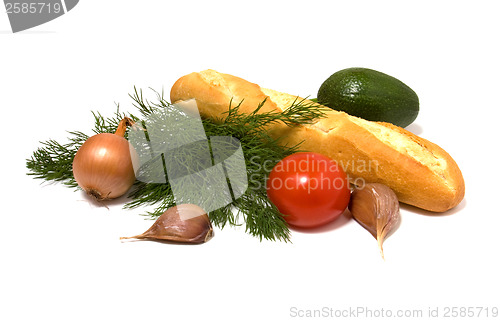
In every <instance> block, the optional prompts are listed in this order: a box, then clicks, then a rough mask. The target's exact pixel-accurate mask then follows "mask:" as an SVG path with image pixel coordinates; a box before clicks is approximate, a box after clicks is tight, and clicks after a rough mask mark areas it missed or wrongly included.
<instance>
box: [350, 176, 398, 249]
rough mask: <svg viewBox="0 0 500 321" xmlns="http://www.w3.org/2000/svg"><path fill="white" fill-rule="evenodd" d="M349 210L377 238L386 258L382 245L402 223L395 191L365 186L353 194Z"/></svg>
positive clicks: (379, 186) (384, 187)
mask: <svg viewBox="0 0 500 321" xmlns="http://www.w3.org/2000/svg"><path fill="white" fill-rule="evenodd" d="M349 210H350V211H351V214H352V216H353V217H354V219H355V220H356V221H357V222H358V223H359V224H360V225H361V226H363V227H364V228H365V229H366V230H367V231H368V232H370V233H371V234H372V235H373V237H375V239H376V240H377V242H378V246H379V249H380V255H381V256H382V258H384V250H383V247H382V244H383V243H384V241H385V239H387V237H389V235H391V234H392V233H393V232H394V231H395V230H396V229H397V227H398V226H399V223H400V221H401V215H400V212H399V201H398V198H397V196H396V194H395V193H394V191H393V190H392V189H390V188H389V187H388V186H386V185H383V184H378V183H370V184H365V186H364V187H363V188H360V189H355V190H354V191H353V192H352V194H351V200H350V203H349Z"/></svg>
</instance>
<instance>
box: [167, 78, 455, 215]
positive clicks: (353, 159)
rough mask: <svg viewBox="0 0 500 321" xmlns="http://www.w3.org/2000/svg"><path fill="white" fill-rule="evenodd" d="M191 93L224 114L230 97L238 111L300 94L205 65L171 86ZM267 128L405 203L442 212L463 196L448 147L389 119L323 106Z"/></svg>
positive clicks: (182, 94) (281, 104)
mask: <svg viewBox="0 0 500 321" xmlns="http://www.w3.org/2000/svg"><path fill="white" fill-rule="evenodd" d="M192 98H194V99H196V102H197V105H198V108H199V111H200V114H201V116H202V117H209V118H212V119H222V117H223V116H224V114H223V113H224V112H226V111H227V110H228V108H229V105H230V103H231V101H232V103H233V105H234V104H239V103H240V102H241V105H240V109H239V112H241V113H250V112H252V111H254V110H255V108H256V107H257V106H258V105H259V104H260V103H262V102H263V101H264V100H266V101H265V103H264V105H263V107H262V108H261V110H260V111H259V112H266V111H279V112H282V111H283V110H285V109H286V108H288V107H289V106H291V105H292V103H293V102H294V101H295V100H296V99H297V98H298V97H296V96H293V95H289V94H285V93H281V92H277V91H274V90H271V89H265V88H261V87H259V86H258V85H257V84H254V83H251V82H248V81H246V80H244V79H241V78H238V77H235V76H232V75H229V74H222V73H218V72H216V71H214V70H205V71H202V72H195V73H191V74H188V75H186V76H183V77H181V78H180V79H178V80H177V81H176V82H175V84H174V85H173V87H172V89H171V92H170V100H171V102H172V103H176V102H179V101H183V100H188V99H192ZM299 99H301V98H300V97H299ZM311 103H312V102H311ZM269 134H270V136H271V137H282V142H283V143H284V144H289V145H296V144H299V143H301V145H300V149H301V150H305V151H311V152H317V153H321V154H323V155H326V156H328V157H330V158H332V159H334V160H336V161H337V162H338V163H339V164H340V166H341V167H342V168H343V169H344V170H345V171H346V173H347V174H348V176H349V179H350V181H351V182H352V183H354V184H358V185H359V183H360V182H371V183H382V184H385V185H387V186H389V187H390V188H392V189H393V190H394V192H395V193H396V195H397V196H398V199H399V201H400V202H403V203H406V204H410V205H413V206H416V207H419V208H422V209H425V210H428V211H431V212H444V211H447V210H449V209H451V208H453V207H455V206H456V205H458V204H459V203H460V202H461V201H462V199H463V197H464V193H465V184H464V180H463V177H462V173H461V171H460V169H459V167H458V166H457V164H456V162H455V161H454V160H453V158H451V156H450V155H449V154H448V153H447V152H446V151H444V150H443V149H442V148H440V147H439V146H437V145H436V144H433V143H431V142H430V141H428V140H426V139H424V138H421V137H418V136H417V135H414V134H412V133H410V132H409V131H407V130H405V129H403V128H400V127H398V126H394V125H392V124H389V123H383V122H372V121H367V120H364V119H361V118H358V117H354V116H350V115H348V114H346V113H344V112H339V111H335V110H331V109H327V111H326V116H325V117H324V118H321V119H319V120H318V121H316V122H315V123H313V124H308V125H299V126H295V127H288V126H286V125H284V124H273V125H271V127H270V128H269Z"/></svg>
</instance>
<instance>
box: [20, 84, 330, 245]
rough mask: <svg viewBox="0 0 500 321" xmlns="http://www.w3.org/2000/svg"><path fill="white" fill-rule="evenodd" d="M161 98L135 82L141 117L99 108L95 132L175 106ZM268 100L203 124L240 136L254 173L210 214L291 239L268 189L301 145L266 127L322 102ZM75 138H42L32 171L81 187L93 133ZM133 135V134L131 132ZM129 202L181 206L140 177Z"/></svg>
mask: <svg viewBox="0 0 500 321" xmlns="http://www.w3.org/2000/svg"><path fill="white" fill-rule="evenodd" d="M154 92H155V93H156V99H155V100H154V101H150V100H148V99H146V98H145V97H144V96H143V92H142V90H137V88H135V87H134V92H133V93H132V94H130V97H131V98H132V100H133V106H134V107H135V108H136V109H137V111H138V112H139V116H135V115H133V114H125V113H121V112H120V111H119V106H117V111H116V112H115V114H114V115H113V116H112V117H107V118H106V117H103V116H102V115H101V114H100V113H99V112H93V116H94V128H93V130H92V132H93V133H94V134H99V133H112V132H114V131H115V130H116V127H117V126H118V123H119V121H120V120H121V119H122V118H123V117H125V116H126V117H129V118H132V119H133V120H134V121H136V122H137V123H138V124H141V123H142V124H144V119H146V118H148V116H150V115H152V114H153V113H154V112H155V111H157V110H158V109H162V110H165V109H167V111H168V108H169V107H171V106H172V105H171V104H170V103H169V102H167V101H166V99H165V98H164V93H163V91H162V92H156V91H154ZM264 103H265V101H263V102H262V103H261V104H260V105H259V106H257V107H256V109H255V110H254V111H253V112H251V113H241V112H240V110H239V108H240V105H241V102H239V103H237V104H233V102H231V103H230V105H229V108H228V111H227V112H226V113H225V114H224V115H223V116H224V117H222V118H221V119H217V120H214V119H203V120H202V122H203V126H204V129H205V133H206V135H207V137H210V136H232V137H235V138H237V139H238V140H239V141H240V143H241V147H242V150H243V154H244V158H245V164H246V168H247V176H248V188H247V190H246V192H245V193H244V194H243V195H242V196H241V197H239V198H237V199H235V200H233V202H232V203H231V204H229V205H227V206H224V207H222V208H219V209H217V210H214V211H211V212H210V213H208V214H209V217H210V220H211V221H212V223H213V224H214V225H215V226H217V227H219V228H224V227H225V226H228V225H229V226H235V225H240V224H241V223H240V221H241V220H240V219H243V221H244V223H245V229H246V232H247V233H249V234H250V235H253V236H256V237H258V238H259V239H260V240H262V239H267V240H280V241H289V240H290V231H289V228H288V225H287V224H286V221H285V220H284V218H283V215H282V214H281V213H280V212H279V211H278V209H277V208H276V207H275V206H274V205H273V204H272V203H271V202H270V201H269V199H268V198H267V193H266V179H267V176H268V174H269V171H270V170H271V169H272V167H273V166H274V165H275V164H276V163H277V162H278V161H279V160H281V159H282V158H284V157H286V156H288V155H291V154H293V153H295V152H297V151H298V150H299V145H295V146H287V145H285V144H281V142H280V138H278V139H274V138H271V137H270V136H269V135H268V133H267V130H266V128H267V127H268V126H269V125H270V124H272V123H277V122H281V123H284V124H285V125H287V126H296V125H299V124H306V123H311V122H313V121H315V120H317V119H318V118H320V117H322V116H323V112H324V111H323V109H322V107H321V106H319V105H317V104H315V103H311V102H309V101H306V100H304V99H296V100H295V101H294V102H293V103H292V105H291V106H290V107H289V108H287V109H286V110H285V111H284V112H274V111H271V112H260V110H261V108H262V106H263V105H264ZM68 133H69V134H70V137H69V138H68V139H69V142H68V143H66V144H61V143H58V142H56V141H54V140H48V141H46V142H41V144H42V147H40V148H38V149H37V150H36V151H35V152H34V153H33V155H32V156H31V158H30V159H27V163H26V165H27V168H28V169H29V173H28V175H33V176H34V177H35V178H38V179H43V180H47V181H57V182H62V183H63V184H65V185H66V186H69V187H72V188H76V187H77V184H76V182H75V180H74V178H73V173H72V162H73V158H74V156H75V154H76V152H77V151H78V148H79V147H80V146H81V145H82V144H83V143H84V142H85V141H86V140H87V139H88V138H89V136H88V135H86V134H84V133H82V132H68ZM126 137H127V136H126ZM128 197H129V201H128V202H127V203H126V204H125V205H124V208H138V207H142V206H145V205H152V206H154V210H153V211H146V212H145V215H146V216H148V217H150V218H156V217H158V216H159V215H161V214H163V212H164V211H165V210H166V209H167V208H169V207H171V206H174V205H175V199H174V195H173V192H172V188H171V186H170V184H169V183H168V178H167V181H166V183H146V182H140V181H136V183H135V184H134V187H133V188H132V190H131V192H130V193H129V195H128Z"/></svg>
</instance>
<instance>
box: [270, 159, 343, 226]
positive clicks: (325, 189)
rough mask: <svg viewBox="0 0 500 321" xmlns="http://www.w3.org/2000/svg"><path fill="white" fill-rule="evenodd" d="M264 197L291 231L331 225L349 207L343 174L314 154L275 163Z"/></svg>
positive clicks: (335, 166) (335, 163) (333, 162)
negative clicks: (266, 196) (298, 228)
mask: <svg viewBox="0 0 500 321" xmlns="http://www.w3.org/2000/svg"><path fill="white" fill-rule="evenodd" d="M267 195H268V197H269V199H270V200H271V202H272V203H273V204H274V205H276V207H277V208H278V210H279V211H280V212H281V213H282V214H284V217H285V220H286V221H287V222H288V224H290V225H291V226H295V227H305V228H309V227H317V226H320V225H324V224H326V223H329V222H332V221H333V220H335V219H336V218H338V217H339V216H340V214H342V213H343V212H344V210H345V209H346V208H347V205H348V204H349V198H350V196H351V191H350V189H349V181H348V179H347V175H346V173H345V172H344V171H343V170H342V168H341V167H340V166H338V164H337V162H335V161H334V160H332V159H330V158H328V157H326V156H324V155H321V154H318V153H309V152H307V153H306V152H304V153H295V154H292V155H290V156H288V157H285V158H283V159H282V160H281V161H279V162H278V163H277V164H276V165H275V166H274V168H273V169H272V171H271V173H270V174H269V178H268V180H267Z"/></svg>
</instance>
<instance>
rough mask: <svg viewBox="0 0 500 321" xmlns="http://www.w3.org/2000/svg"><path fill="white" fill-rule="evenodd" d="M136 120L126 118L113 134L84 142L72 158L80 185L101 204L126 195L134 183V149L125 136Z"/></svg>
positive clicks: (95, 137)
mask: <svg viewBox="0 0 500 321" xmlns="http://www.w3.org/2000/svg"><path fill="white" fill-rule="evenodd" d="M133 123H134V122H133V121H132V120H131V119H130V118H128V117H125V118H124V119H122V120H121V121H120V123H119V124H118V129H117V130H116V132H115V133H114V134H111V133H102V134H97V135H94V136H92V137H90V138H89V139H87V141H85V143H83V144H82V146H81V147H80V148H79V149H78V151H77V152H76V155H75V158H74V159H73V176H74V177H75V180H76V182H77V183H78V186H80V187H81V188H82V189H83V190H84V191H85V192H86V193H87V194H88V195H90V196H92V197H94V198H95V199H97V200H98V201H103V200H107V199H112V198H117V197H120V196H122V195H124V194H125V193H126V192H127V191H128V190H129V189H130V187H132V185H133V184H134V182H135V171H134V163H135V162H136V161H137V154H136V151H135V149H134V148H133V147H132V146H131V145H130V143H129V142H128V141H127V140H126V139H125V138H124V137H123V135H124V134H125V131H126V129H127V126H130V125H133Z"/></svg>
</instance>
